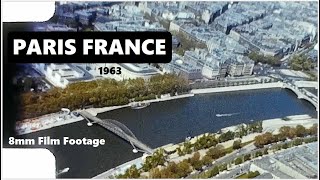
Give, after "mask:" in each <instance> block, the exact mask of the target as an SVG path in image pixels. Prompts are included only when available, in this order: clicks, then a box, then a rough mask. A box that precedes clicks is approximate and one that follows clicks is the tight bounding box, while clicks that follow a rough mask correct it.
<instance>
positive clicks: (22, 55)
mask: <svg viewBox="0 0 320 180" xmlns="http://www.w3.org/2000/svg"><path fill="white" fill-rule="evenodd" d="M48 39H49V41H54V42H48ZM21 40H23V41H24V42H25V43H24V42H21ZM35 40H36V41H37V43H38V44H39V48H35V47H36V46H37V45H35ZM67 40H69V41H68V43H69V46H68V47H69V48H67V47H66V46H67V45H66V44H67V43H66V42H67ZM73 40H75V43H72V41H73ZM84 40H86V41H84ZM91 40H92V42H91ZM118 40H119V42H120V48H121V49H122V51H121V50H119V43H117V42H115V41H118ZM136 40H138V41H140V46H139V50H137V47H138V45H139V42H136ZM14 41H15V42H14ZM101 41H103V42H107V43H106V46H103V45H104V44H103V42H101ZM31 42H32V43H31ZM44 42H45V43H44ZM70 42H71V43H70ZM130 42H132V43H133V46H134V47H133V48H135V51H133V50H132V49H133V48H132V44H131V46H130V45H126V44H130ZM52 43H53V44H52ZM112 44H113V45H112ZM44 46H46V47H48V46H51V47H53V48H54V50H48V48H45V47H44ZM70 46H73V47H74V48H75V49H76V52H74V51H72V47H71V49H70ZM88 46H91V47H88ZM111 46H112V47H113V48H112V47H111ZM143 46H144V48H143ZM85 47H86V48H85ZM96 47H100V48H102V50H101V49H98V50H97V51H96V49H97V48H96ZM29 48H31V49H30V50H29ZM61 48H62V49H61ZM7 49H8V52H7V53H8V61H9V62H10V63H168V62H170V61H171V57H172V38H171V34H170V33H169V32H10V33H9V34H8V48H7ZM39 49H40V50H39ZM45 49H47V50H45ZM85 49H87V51H86V52H87V54H85V52H84V51H85ZM103 49H105V51H104V50H103ZM111 49H113V51H111ZM126 49H129V51H126ZM28 50H29V51H28ZM73 50H74V49H73ZM143 50H146V51H143ZM139 51H140V54H138V55H137V53H139ZM73 52H74V53H73ZM97 52H99V53H98V54H96V53H97ZM121 52H123V54H121ZM145 52H146V53H145ZM28 53H29V54H28ZM46 53H47V54H46ZM54 53H55V55H53V54H54ZM68 53H69V55H68ZM119 53H120V54H119Z"/></svg>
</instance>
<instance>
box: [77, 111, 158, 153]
mask: <svg viewBox="0 0 320 180" xmlns="http://www.w3.org/2000/svg"><path fill="white" fill-rule="evenodd" d="M79 114H80V115H81V116H82V117H83V118H85V119H86V120H87V121H89V122H93V123H96V124H99V125H100V126H102V127H104V128H105V129H107V130H109V131H111V132H112V133H114V134H116V135H118V136H119V137H121V138H122V139H124V140H126V141H128V142H129V143H130V144H131V145H132V146H133V148H134V149H136V150H139V151H142V152H145V153H148V154H152V153H153V149H151V148H149V147H148V146H147V145H145V144H143V143H142V142H141V141H139V140H138V139H137V138H136V136H135V135H134V134H133V133H132V132H131V131H130V129H129V128H128V127H127V126H125V125H124V124H122V123H120V122H119V121H116V120H113V119H103V120H102V119H100V118H98V117H95V116H93V115H91V114H90V113H88V112H87V111H79Z"/></svg>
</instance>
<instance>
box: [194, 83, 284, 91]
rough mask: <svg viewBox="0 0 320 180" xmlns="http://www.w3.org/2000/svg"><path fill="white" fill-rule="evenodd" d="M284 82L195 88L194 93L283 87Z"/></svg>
mask: <svg viewBox="0 0 320 180" xmlns="http://www.w3.org/2000/svg"><path fill="white" fill-rule="evenodd" d="M282 87H283V82H280V81H279V82H271V83H260V84H248V85H241V86H227V87H215V88H205V89H193V90H191V93H193V94H206V93H219V92H231V91H244V90H255V89H268V88H282Z"/></svg>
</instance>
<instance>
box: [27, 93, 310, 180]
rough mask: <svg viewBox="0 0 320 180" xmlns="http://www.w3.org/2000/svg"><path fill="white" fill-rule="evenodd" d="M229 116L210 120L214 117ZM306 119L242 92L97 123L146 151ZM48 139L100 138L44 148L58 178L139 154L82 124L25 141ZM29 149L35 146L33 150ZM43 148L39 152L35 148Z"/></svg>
mask: <svg viewBox="0 0 320 180" xmlns="http://www.w3.org/2000/svg"><path fill="white" fill-rule="evenodd" d="M230 113H235V114H234V115H232V116H227V117H216V114H230ZM298 114H310V115H312V116H316V111H315V108H314V107H313V106H312V105H311V104H310V103H308V102H306V101H303V100H299V99H297V98H296V95H295V94H294V93H292V92H291V91H289V90H285V89H268V90H250V91H242V92H227V93H215V94H206V95H196V96H194V97H190V98H184V99H178V100H171V101H166V102H159V103H152V104H151V105H150V106H149V107H147V108H144V109H140V110H133V109H131V108H124V109H119V110H114V111H110V112H106V113H102V114H99V115H98V116H99V117H100V118H102V119H103V118H110V119H115V120H118V121H120V122H122V123H123V124H125V125H126V126H127V127H129V128H130V129H131V131H132V132H133V133H134V134H135V135H136V137H137V138H138V139H139V140H141V141H142V142H143V143H145V144H147V145H148V146H150V147H152V148H156V147H158V146H162V145H166V144H168V143H177V142H181V141H184V139H185V137H187V136H195V135H199V134H203V133H206V132H216V131H218V130H219V129H221V128H224V127H228V126H231V125H236V124H239V123H250V122H251V121H252V120H253V121H257V120H264V119H271V118H279V117H284V116H288V115H298ZM38 136H50V137H51V138H60V139H62V138H63V137H64V136H69V137H70V138H83V137H86V138H99V139H101V138H104V139H106V145H104V146H99V147H97V148H93V147H92V146H63V145H60V146H48V147H47V148H48V149H49V150H50V151H51V152H53V153H54V155H55V157H56V161H57V170H61V169H63V168H66V167H69V168H70V170H69V172H67V173H65V174H63V175H61V177H62V178H91V177H93V176H95V175H97V174H100V173H102V172H104V171H106V170H108V169H110V168H113V167H115V166H117V165H120V164H122V163H124V162H127V161H130V160H132V159H135V158H137V157H139V156H141V154H134V153H132V147H131V145H129V143H127V142H126V141H124V140H122V139H120V138H119V137H118V136H116V135H114V134H112V133H110V132H108V131H107V130H105V129H103V128H102V127H99V126H98V125H94V126H92V127H88V126H87V125H86V122H85V121H82V122H77V123H72V124H68V125H64V126H60V127H56V128H52V129H49V130H44V131H40V132H36V133H32V134H29V135H25V136H24V137H25V138H36V137H38ZM34 147H35V146H34ZM38 147H45V146H38Z"/></svg>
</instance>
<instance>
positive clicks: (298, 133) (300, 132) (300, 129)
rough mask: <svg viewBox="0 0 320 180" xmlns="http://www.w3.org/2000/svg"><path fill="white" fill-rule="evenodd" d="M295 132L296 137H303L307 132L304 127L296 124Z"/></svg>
mask: <svg viewBox="0 0 320 180" xmlns="http://www.w3.org/2000/svg"><path fill="white" fill-rule="evenodd" d="M295 132H296V136H298V137H304V136H305V135H306V134H307V130H306V128H305V127H304V126H302V125H297V126H296V131H295Z"/></svg>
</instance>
